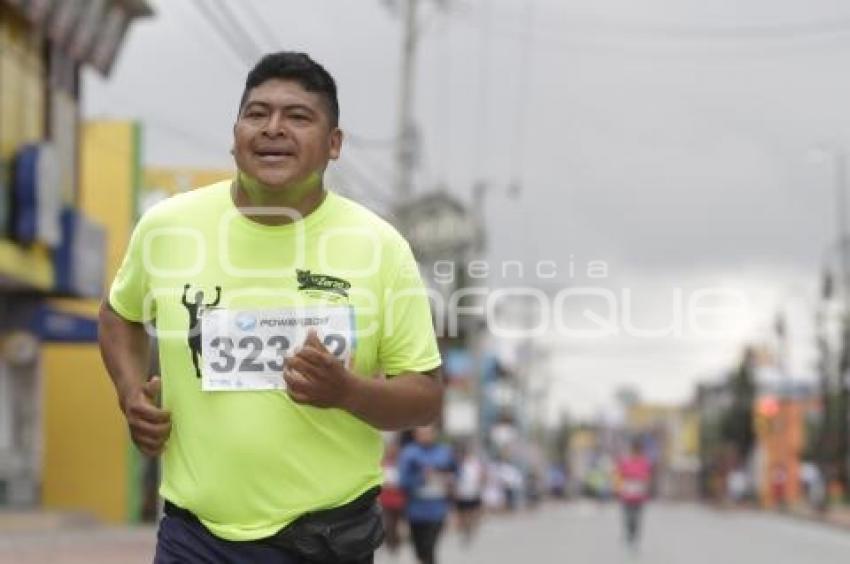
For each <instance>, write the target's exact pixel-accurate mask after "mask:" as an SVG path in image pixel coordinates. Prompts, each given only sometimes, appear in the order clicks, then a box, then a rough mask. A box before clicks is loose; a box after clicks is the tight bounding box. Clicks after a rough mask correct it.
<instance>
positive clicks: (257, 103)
mask: <svg viewBox="0 0 850 564" xmlns="http://www.w3.org/2000/svg"><path fill="white" fill-rule="evenodd" d="M251 106H262V107H263V108H270V107H271V105H270V104H269V103H268V102H263V101H261V100H249V101H248V102H245V107H244V108H243V109H245V110H247V109H248V108H250V107H251Z"/></svg>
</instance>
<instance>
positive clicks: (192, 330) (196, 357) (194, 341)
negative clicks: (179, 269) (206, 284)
mask: <svg viewBox="0 0 850 564" xmlns="http://www.w3.org/2000/svg"><path fill="white" fill-rule="evenodd" d="M191 287H192V285H191V284H184V285H183V298H182V300H181V303H182V304H183V307H185V308H186V311H188V312H189V331H188V335H189V354H190V355H191V356H192V365H193V366H194V367H195V376H197V377H198V378H200V377H201V368H200V359H201V315H202V314H203V311H204V308H207V307H215V306H217V305H218V304H219V302H221V286H216V287H215V300H213V301H212V302H211V303H208V304H205V303H204V292H203V290H198V291H197V292H195V299H194V300H193V301H191V302H190V301H189V288H191Z"/></svg>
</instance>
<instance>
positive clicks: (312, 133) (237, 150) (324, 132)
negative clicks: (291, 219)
mask: <svg viewBox="0 0 850 564" xmlns="http://www.w3.org/2000/svg"><path fill="white" fill-rule="evenodd" d="M341 145H342V132H341V131H340V130H339V129H338V128H336V127H332V126H331V123H330V118H329V116H328V112H327V110H326V106H325V103H324V100H323V99H322V97H321V95H320V94H316V93H314V92H308V91H306V90H304V88H302V87H301V85H300V84H298V83H297V82H295V81H291V80H277V79H274V80H268V81H266V82H264V83H262V84H260V85H259V86H257V87H255V88H253V89H251V91H250V92H249V93H248V96H247V98H246V100H245V104H244V106H243V107H242V109H241V110H240V112H239V118H238V119H237V121H236V124H235V125H234V126H233V156H234V158H235V160H236V165H237V166H238V167H239V170H240V171H242V172H243V173H244V174H247V175H248V176H249V177H251V178H253V179H254V180H257V181H259V182H260V183H262V184H263V185H265V186H266V187H268V188H273V189H278V190H285V189H287V188H290V187H293V186H297V185H301V184H303V183H305V182H306V183H312V181H313V180H316V181H318V180H319V179H320V178H321V175H322V173H323V172H324V170H325V168H326V167H327V164H328V160H330V159H337V158H338V157H339V152H340V147H341Z"/></svg>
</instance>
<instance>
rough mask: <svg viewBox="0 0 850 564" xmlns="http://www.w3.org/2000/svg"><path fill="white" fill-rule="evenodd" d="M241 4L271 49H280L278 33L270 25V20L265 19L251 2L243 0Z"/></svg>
mask: <svg viewBox="0 0 850 564" xmlns="http://www.w3.org/2000/svg"><path fill="white" fill-rule="evenodd" d="M241 5H242V6H243V8H244V13H245V14H246V15H247V16H248V18H249V19H250V20H251V25H252V26H253V28H254V29H256V30H257V31H258V32H259V34H260V35H261V36H262V39H263V41H264V42H265V43H266V44H267V45H268V46H269V50H270V51H277V50H279V49H280V47H279V44H280V40H279V39H278V36H277V33H275V31H274V30H273V29H272V28H271V27H269V23H268V21H267V20H265V19H263V18H262V16H260V15H259V14H258V13H257V11H256V9H255V7H254V6H253V4H251V3H250V2H243V3H241Z"/></svg>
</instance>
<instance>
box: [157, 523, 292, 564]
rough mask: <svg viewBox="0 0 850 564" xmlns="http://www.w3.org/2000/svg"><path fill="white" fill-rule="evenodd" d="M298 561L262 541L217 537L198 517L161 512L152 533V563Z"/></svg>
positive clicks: (282, 563)
mask: <svg viewBox="0 0 850 564" xmlns="http://www.w3.org/2000/svg"><path fill="white" fill-rule="evenodd" d="M189 562H191V563H192V564H195V563H197V564H202V563H203V564H214V563H219V562H220V563H222V564H224V563H228V564H243V563H244V564H253V563H256V564H299V561H298V559H297V558H296V557H295V556H293V555H292V554H288V553H286V552H284V551H283V550H282V549H281V548H278V547H276V546H272V545H270V544H268V543H265V542H263V541H246V542H235V541H228V540H224V539H221V538H219V537H217V536H215V535H213V534H212V533H211V532H209V531H208V530H207V529H206V527H204V526H203V525H202V524H201V523H200V522H198V521H192V520H189V519H183V518H181V517H173V516H168V515H166V516H164V517H163V518H162V521H160V522H159V531H158V532H157V535H156V556H154V564H185V563H189Z"/></svg>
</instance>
